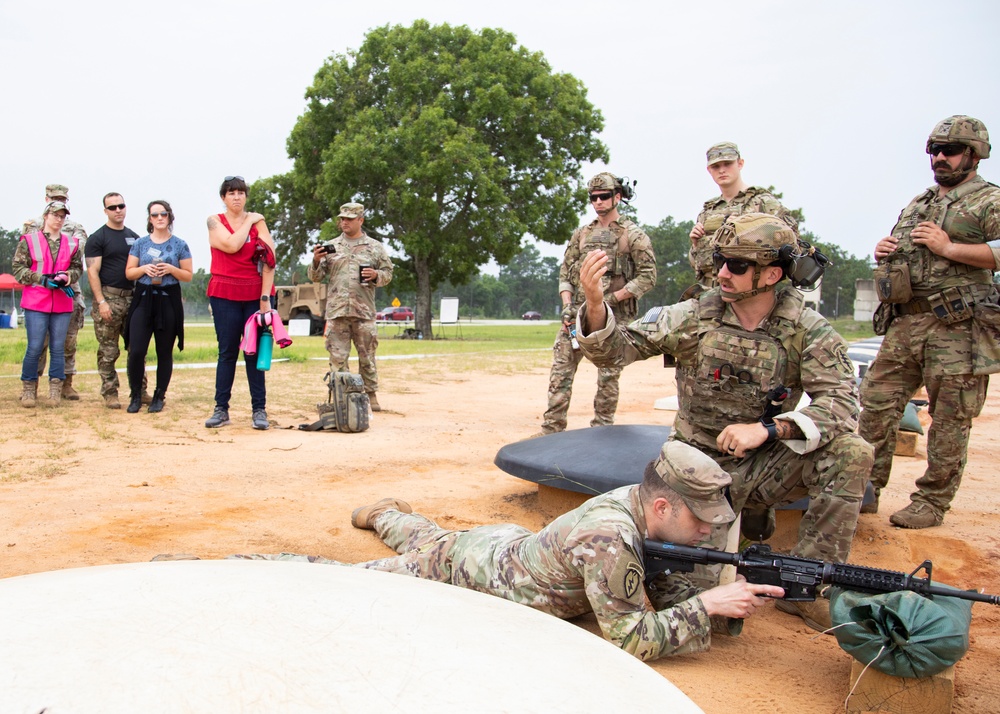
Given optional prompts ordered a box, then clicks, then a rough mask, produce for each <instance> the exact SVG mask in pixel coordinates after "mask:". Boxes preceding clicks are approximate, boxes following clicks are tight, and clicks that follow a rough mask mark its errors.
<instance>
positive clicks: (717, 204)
mask: <svg viewBox="0 0 1000 714" xmlns="http://www.w3.org/2000/svg"><path fill="white" fill-rule="evenodd" d="M744 213H768V214H770V215H772V216H777V217H778V218H780V219H781V220H782V221H784V222H785V223H787V224H788V226H789V227H790V228H793V229H795V230H798V226H799V223H798V221H797V220H795V216H793V215H792V214H791V213H789V211H788V209H787V208H785V207H784V206H783V205H781V201H779V200H778V199H777V198H775V197H774V195H773V194H772V193H771V192H770V191H768V190H767V189H766V188H761V187H760V186H750V187H749V188H748V189H746V190H745V191H740V192H739V193H738V194H736V196H735V197H734V198H733V200H731V201H726V199H724V198H723V197H722V195H721V194H720V195H718V196H716V197H715V198H711V199H709V200H707V201H705V205H704V206H703V207H702V209H701V213H699V214H698V218H697V219H695V223H700V224H702V225H703V226H704V227H705V235H704V236H702V237H701V238H699V239H698V240H697V241H695V242H693V243H692V244H691V250H690V251H689V252H688V261H689V262H690V263H691V267H692V268H694V273H695V280H696V281H697V282H698V283H699V284H700V285H702V286H703V287H705V288H706V289H707V288H710V287H712V286H713V285H715V267H714V266H713V265H712V252H713V251H714V249H715V247H714V246H715V243H714V240H713V239H714V237H715V233H716V231H718V230H719V228H721V227H722V224H723V223H725V222H726V219H727V218H729V217H730V216H741V215H743V214H744Z"/></svg>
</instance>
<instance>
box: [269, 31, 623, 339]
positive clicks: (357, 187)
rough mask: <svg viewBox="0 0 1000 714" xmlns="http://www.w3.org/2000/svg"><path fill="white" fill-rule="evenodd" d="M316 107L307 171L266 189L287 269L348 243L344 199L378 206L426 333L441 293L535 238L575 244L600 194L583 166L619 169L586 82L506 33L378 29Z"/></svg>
mask: <svg viewBox="0 0 1000 714" xmlns="http://www.w3.org/2000/svg"><path fill="white" fill-rule="evenodd" d="M306 98H307V100H308V106H307V108H306V111H305V112H304V113H303V115H302V116H301V117H300V118H299V120H298V122H297V123H296V125H295V127H294V129H293V130H292V133H291V135H290V137H289V139H288V153H289V156H290V157H291V158H292V159H293V161H294V166H293V169H292V171H291V172H290V173H288V174H285V175H283V176H275V177H271V178H268V179H264V180H262V181H259V182H258V183H257V184H255V186H254V187H253V194H255V195H257V196H258V197H259V198H258V199H255V200H257V201H259V202H257V203H255V207H256V208H257V209H258V210H261V212H262V213H264V215H265V216H267V218H268V221H269V225H270V226H272V228H273V232H274V233H275V234H276V235H277V237H278V238H279V246H280V249H279V251H280V254H281V259H282V261H284V262H294V261H295V260H297V258H298V256H300V255H301V254H302V252H303V251H304V250H305V249H306V247H307V243H308V241H309V238H310V237H312V236H316V235H317V233H319V234H320V235H329V234H332V233H335V232H336V227H335V225H334V223H333V221H332V220H331V217H332V216H335V215H336V214H337V212H338V207H339V206H340V204H342V203H345V202H347V201H349V200H352V199H353V200H358V201H360V202H361V203H364V204H365V206H366V208H367V209H368V210H367V213H366V217H365V230H366V231H367V232H368V233H369V234H370V235H374V236H376V237H378V238H380V239H382V240H384V241H386V242H387V243H388V244H389V245H390V246H392V247H393V248H394V249H395V250H396V251H398V252H399V253H400V254H402V255H403V258H402V259H401V260H399V261H397V262H398V263H400V268H401V269H402V270H401V273H402V274H403V275H406V274H409V275H410V276H411V277H412V280H413V284H414V287H415V289H416V296H417V300H416V312H417V325H418V327H420V328H421V329H422V330H423V332H424V334H425V335H429V334H431V329H430V328H431V325H430V308H431V305H430V298H431V293H432V291H433V289H434V287H435V286H437V285H439V284H441V283H442V282H444V281H450V282H452V283H454V284H463V283H465V282H467V281H468V280H469V279H470V278H472V277H473V276H474V275H475V274H476V272H477V271H478V268H479V266H480V265H483V264H485V263H486V262H488V261H489V260H490V259H491V258H492V259H495V260H496V261H497V262H498V263H500V264H506V263H508V262H509V261H510V260H511V259H512V258H513V257H514V256H515V254H516V253H517V252H518V250H519V248H520V244H521V240H522V238H523V237H524V236H525V234H531V235H534V236H535V237H537V238H539V239H541V240H545V241H549V242H555V243H558V242H562V241H565V239H566V237H567V236H568V235H570V234H571V233H572V231H573V229H574V228H575V227H576V225H577V222H578V215H579V214H578V210H579V206H580V205H581V204H582V203H583V199H584V187H583V183H582V176H581V174H580V167H581V162H583V161H598V160H604V161H606V160H607V150H606V149H605V147H604V145H603V144H601V142H600V141H599V140H598V139H597V138H596V135H597V133H598V132H600V131H601V129H602V128H603V120H602V118H601V114H600V112H599V111H598V110H597V109H595V108H594V107H593V106H592V105H591V103H590V102H589V101H588V100H587V93H586V90H585V88H584V87H583V85H582V83H581V82H580V81H579V80H577V79H576V78H574V77H572V76H571V75H568V74H558V73H554V72H553V71H552V69H551V67H550V66H549V64H548V62H547V61H546V60H545V58H544V57H543V56H542V54H541V53H538V52H530V51H528V50H527V49H525V48H524V47H520V46H518V45H517V43H516V40H515V38H514V36H513V35H511V34H510V33H508V32H505V31H503V30H499V29H484V30H482V31H480V32H474V31H473V30H470V29H469V28H468V27H465V26H459V27H452V26H449V25H437V26H431V25H430V24H429V23H427V22H426V21H423V20H420V21H417V22H415V23H414V24H413V26H412V27H402V26H399V25H397V26H392V27H390V26H388V25H387V26H384V27H380V28H376V29H374V30H372V31H371V32H370V33H369V34H368V35H367V36H366V38H365V41H364V42H363V43H362V45H361V47H360V49H358V50H357V51H352V52H349V53H348V54H347V55H333V56H331V57H330V58H329V59H328V60H327V61H326V62H325V63H324V65H323V67H322V68H320V70H319V72H317V74H316V77H315V80H314V82H313V84H312V86H311V87H310V88H309V89H308V90H307V92H306Z"/></svg>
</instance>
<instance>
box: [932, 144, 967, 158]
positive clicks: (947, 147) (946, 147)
mask: <svg viewBox="0 0 1000 714" xmlns="http://www.w3.org/2000/svg"><path fill="white" fill-rule="evenodd" d="M927 153H928V154H930V155H931V156H937V155H938V154H944V155H945V156H958V155H959V154H964V153H965V145H964V144H931V145H930V146H928V147H927Z"/></svg>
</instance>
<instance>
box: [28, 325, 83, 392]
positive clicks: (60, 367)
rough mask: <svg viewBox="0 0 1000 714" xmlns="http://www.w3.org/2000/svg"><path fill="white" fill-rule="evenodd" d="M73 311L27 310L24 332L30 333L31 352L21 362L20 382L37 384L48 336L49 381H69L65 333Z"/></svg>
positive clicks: (29, 350) (29, 344)
mask: <svg viewBox="0 0 1000 714" xmlns="http://www.w3.org/2000/svg"><path fill="white" fill-rule="evenodd" d="M71 319H73V313H72V312H39V311H38V310H25V311H24V329H25V331H26V332H27V333H28V349H27V350H25V352H24V361H23V362H22V363H21V381H22V382H37V381H38V360H39V358H40V357H41V356H42V349H43V348H42V345H43V344H44V342H45V336H46V335H48V337H49V379H66V351H65V349H66V333H67V332H68V331H69V323H70V320H71Z"/></svg>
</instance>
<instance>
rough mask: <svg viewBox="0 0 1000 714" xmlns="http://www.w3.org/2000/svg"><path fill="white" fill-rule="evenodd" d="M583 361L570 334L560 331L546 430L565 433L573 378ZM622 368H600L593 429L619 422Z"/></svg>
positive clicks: (544, 421)
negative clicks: (617, 418)
mask: <svg viewBox="0 0 1000 714" xmlns="http://www.w3.org/2000/svg"><path fill="white" fill-rule="evenodd" d="M582 359H583V352H582V351H581V350H578V349H576V350H574V349H573V341H572V338H570V336H569V334H568V333H567V332H566V331H565V330H563V329H561V328H560V330H559V332H558V334H556V342H555V344H554V345H553V346H552V370H551V371H550V372H549V407H548V409H546V410H545V415H544V416H543V417H542V431H545V432H547V433H554V432H557V431H565V430H566V425H567V419H566V415H567V414H568V412H569V400H570V397H571V396H572V394H573V379H574V378H575V377H576V370H577V368H578V367H579V366H580V360H582ZM621 373H622V370H621V367H598V368H597V393H596V394H595V395H594V418H593V419H591V420H590V425H591V426H603V425H606V424H614V423H615V411H616V410H617V409H618V377H619V375H621Z"/></svg>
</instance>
